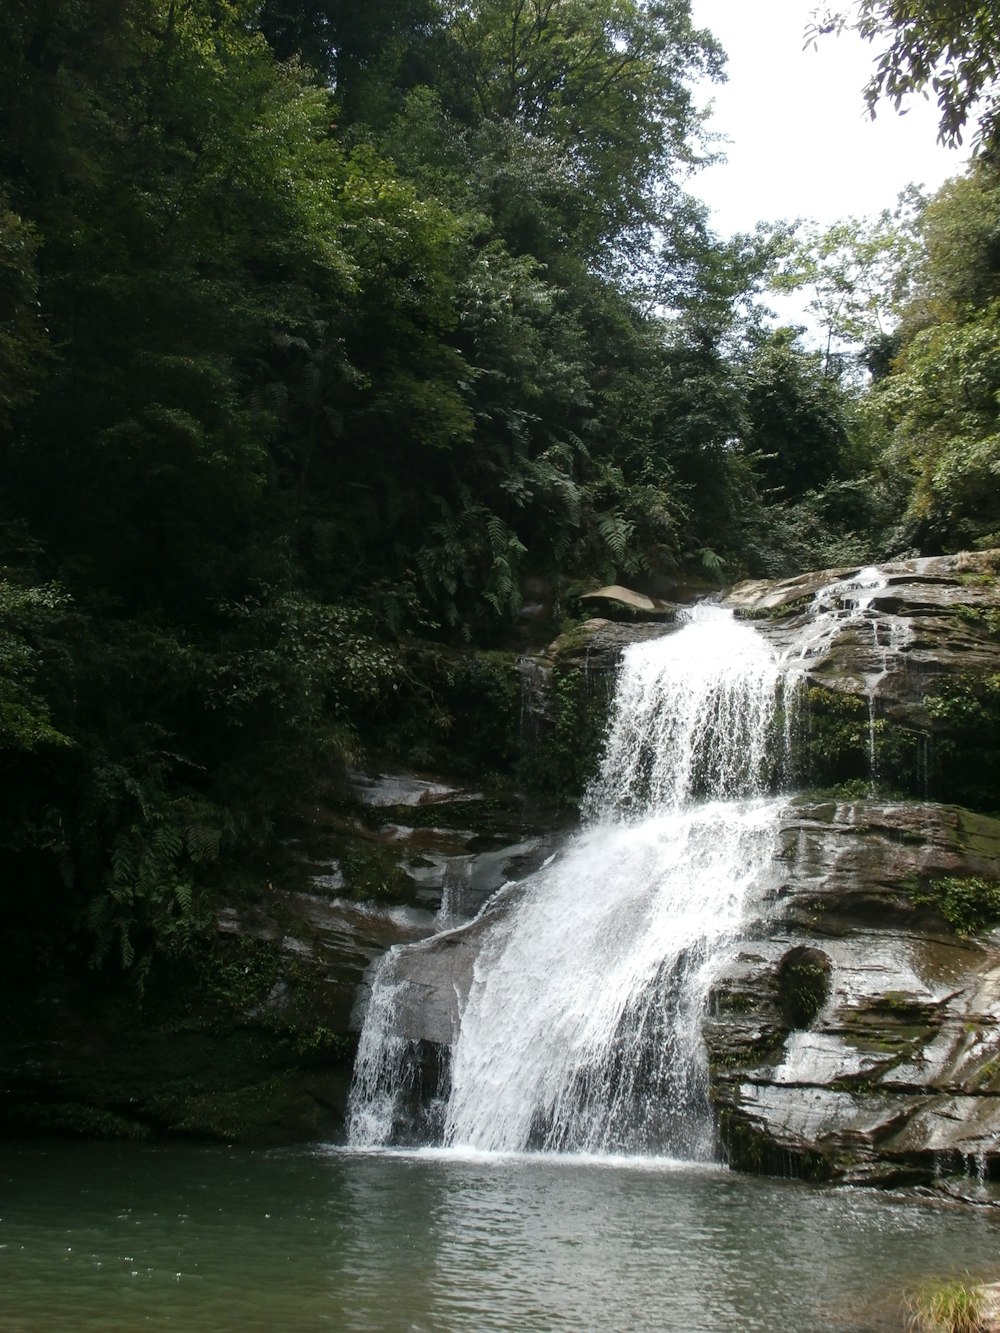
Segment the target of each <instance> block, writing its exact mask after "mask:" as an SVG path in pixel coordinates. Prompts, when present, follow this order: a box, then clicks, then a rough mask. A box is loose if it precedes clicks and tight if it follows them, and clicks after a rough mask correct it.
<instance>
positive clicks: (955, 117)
mask: <svg viewBox="0 0 1000 1333" xmlns="http://www.w3.org/2000/svg"><path fill="white" fill-rule="evenodd" d="M844 28H852V29H854V31H856V32H858V33H859V34H860V35H861V36H862V37H863V38H864V39H865V40H866V41H869V42H872V43H875V44H876V45H879V46H884V49H883V50H882V52H881V54H880V55H879V57H878V61H877V64H876V66H875V73H874V74H873V75H872V77H871V79H870V80H869V82H868V84H867V85H866V87H865V94H864V95H865V101H866V102H867V104H868V109H869V111H870V113H871V114H872V116H874V115H875V112H876V108H877V106H878V103H879V102H880V101H881V100H882V99H883V98H886V99H888V100H889V101H890V102H891V103H892V104H893V106H894V107H895V108H896V110H897V111H899V110H900V108H901V106H902V104H903V102H904V101H905V100H906V98H908V97H910V96H912V95H913V94H915V93H926V90H927V89H929V90H930V92H931V93H933V94H934V96H935V98H936V100H937V105H938V112H939V115H940V119H939V122H938V125H939V130H938V138H939V139H940V140H941V142H942V143H946V144H960V143H961V142H962V134H963V131H964V129H965V126H966V123H967V121H968V120H969V117H970V116H975V117H976V133H975V144H976V146H977V147H979V148H980V149H982V150H984V151H993V150H996V149H997V148H998V147H1000V87H998V79H1000V22H998V20H997V12H996V6H995V5H994V4H993V3H992V0H859V3H858V6H857V11H856V14H855V15H854V16H853V17H852V16H850V15H849V14H848V13H847V12H845V11H844V10H830V9H825V10H817V11H816V12H815V14H814V16H813V21H812V23H811V24H810V26H809V27H808V28H807V30H806V37H807V40H810V41H815V40H816V38H817V37H819V36H821V35H823V34H826V33H831V32H839V31H841V30H843V29H844ZM886 43H887V45H886Z"/></svg>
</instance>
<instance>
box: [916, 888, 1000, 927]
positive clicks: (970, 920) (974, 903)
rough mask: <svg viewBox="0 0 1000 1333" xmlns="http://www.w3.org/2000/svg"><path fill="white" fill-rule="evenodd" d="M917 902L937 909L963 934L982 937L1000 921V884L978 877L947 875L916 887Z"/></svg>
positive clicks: (950, 924)
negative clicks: (980, 933) (984, 931)
mask: <svg viewBox="0 0 1000 1333" xmlns="http://www.w3.org/2000/svg"><path fill="white" fill-rule="evenodd" d="M909 892H910V897H911V898H912V899H913V901H914V902H915V903H921V904H923V905H926V906H928V907H936V908H937V910H938V911H939V912H940V913H941V915H942V916H943V917H944V919H945V920H946V921H947V922H948V924H949V926H951V928H952V930H954V931H955V932H956V933H957V934H959V935H978V934H979V932H980V931H982V930H986V929H988V928H990V927H992V926H994V925H996V924H997V923H998V922H1000V882H998V881H997V880H991V879H983V878H981V877H980V876H978V875H968V876H950V875H949V876H944V877H943V878H941V879H935V880H932V881H930V882H929V883H927V884H925V885H919V886H915V887H913V888H912V889H911V890H910V891H909Z"/></svg>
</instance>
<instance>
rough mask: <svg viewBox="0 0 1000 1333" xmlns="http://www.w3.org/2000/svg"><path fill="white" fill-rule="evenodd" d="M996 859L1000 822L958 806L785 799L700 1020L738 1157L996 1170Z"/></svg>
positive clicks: (798, 1163)
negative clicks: (764, 876) (752, 918)
mask: <svg viewBox="0 0 1000 1333" xmlns="http://www.w3.org/2000/svg"><path fill="white" fill-rule="evenodd" d="M998 857H1000V821H997V820H994V819H990V818H986V817H984V816H980V815H975V814H972V813H971V812H969V811H966V810H962V809H960V808H957V807H953V806H937V805H931V804H924V803H892V804H885V803H879V802H873V801H855V802H843V803H841V802H833V801H828V802H810V801H808V800H805V799H802V800H799V801H797V802H794V803H793V804H792V805H790V806H789V808H788V811H787V813H786V816H785V818H784V819H783V821H782V827H781V832H780V840H779V847H778V849H777V853H776V857H775V863H774V867H773V872H772V874H771V876H770V877H769V881H768V883H766V884H765V885H763V886H762V897H761V901H760V909H759V915H758V917H757V920H756V923H755V927H754V928H753V929H752V930H751V931H750V932H749V934H750V938H749V939H748V940H747V941H746V942H745V943H744V944H743V945H741V946H740V947H739V949H737V950H736V951H735V952H734V953H733V955H732V956H731V957H730V958H728V959H727V960H726V961H725V962H724V963H723V964H722V966H721V967H720V968H719V970H718V972H717V973H716V975H715V978H714V982H713V987H712V993H711V998H710V1005H709V1012H708V1014H707V1016H706V1019H705V1023H704V1036H705V1041H706V1046H707V1049H708V1055H709V1064H710V1070H711V1095H712V1099H713V1102H714V1105H715V1107H716V1110H717V1113H718V1119H719V1124H720V1129H721V1134H722V1139H723V1142H724V1143H725V1145H726V1147H727V1150H728V1152H729V1154H730V1157H731V1158H732V1160H733V1162H734V1163H735V1164H736V1165H740V1166H745V1167H750V1168H754V1169H758V1170H759V1169H764V1170H775V1169H777V1170H786V1171H787V1170H792V1171H795V1172H797V1173H802V1174H807V1175H813V1176H817V1177H822V1178H832V1179H836V1180H841V1181H845V1182H862V1183H880V1184H897V1183H922V1184H928V1185H929V1184H933V1183H935V1182H936V1181H937V1182H940V1180H941V1179H942V1178H943V1177H950V1176H957V1177H959V1178H963V1177H965V1176H968V1175H970V1173H971V1176H972V1178H973V1180H975V1179H976V1178H977V1173H978V1174H979V1175H982V1176H984V1177H985V1176H987V1175H994V1174H996V1173H997V1170H998V1168H1000V933H997V932H996V931H994V930H992V929H991V927H992V926H993V925H994V924H996V923H997V922H998V921H1000V895H998V894H997V892H996V888H995V885H994V883H993V880H992V877H993V876H995V875H996V873H997V867H998V864H1000V862H998ZM963 891H964V892H963ZM959 903H961V904H964V907H963V908H962V909H961V910H960V909H959V907H958V904H959ZM949 916H951V917H952V918H953V920H952V921H949V920H948V917H949ZM956 922H957V924H958V925H959V927H968V928H969V933H967V934H962V933H959V930H957V929H956Z"/></svg>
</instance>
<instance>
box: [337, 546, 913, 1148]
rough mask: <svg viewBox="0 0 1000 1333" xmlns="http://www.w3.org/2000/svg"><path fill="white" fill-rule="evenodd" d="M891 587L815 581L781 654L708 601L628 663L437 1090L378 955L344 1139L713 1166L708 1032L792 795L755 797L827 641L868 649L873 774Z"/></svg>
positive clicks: (891, 619) (871, 572) (393, 965)
mask: <svg viewBox="0 0 1000 1333" xmlns="http://www.w3.org/2000/svg"><path fill="white" fill-rule="evenodd" d="M887 582H888V580H887V578H886V576H885V575H884V574H883V572H882V571H880V570H878V569H871V568H869V569H862V570H859V571H857V572H856V573H855V574H853V575H851V576H849V577H846V578H843V579H840V580H838V581H836V582H833V583H831V584H829V585H828V586H826V587H824V588H821V589H820V590H819V591H818V592H817V593H816V594H815V597H814V599H813V604H812V607H811V610H810V614H809V616H808V618H807V619H806V620H805V622H804V623H803V624H802V625H801V626H800V628H799V630H798V631H797V633H796V635H795V637H794V640H793V642H792V643H791V644H790V645H786V647H785V649H784V651H783V652H782V653H781V655H780V657H779V656H778V654H777V653H776V652H775V651H774V649H773V648H772V647H771V646H770V644H769V643H768V641H767V640H766V639H765V638H764V637H763V636H762V635H761V634H760V633H759V632H758V631H757V630H755V629H754V628H753V627H752V626H751V625H749V624H747V623H745V622H739V621H736V620H734V619H733V617H732V615H731V614H730V613H729V612H727V611H723V610H721V609H719V608H717V607H712V606H702V607H696V608H694V609H693V610H691V611H689V612H686V613H684V621H685V623H683V624H682V626H681V627H680V628H679V629H678V630H676V631H675V632H674V633H671V634H667V635H664V636H663V637H661V638H657V639H653V640H651V641H648V642H645V643H637V644H633V645H632V646H630V647H629V648H628V649H627V650H626V651H625V653H624V654H623V659H622V665H621V669H620V672H619V676H618V680H617V685H616V693H615V698H614V701H613V704H612V709H611V716H610V719H609V724H608V731H607V736H606V740H605V746H604V753H603V759H602V764H601V769H600V773H599V774H598V776H597V778H596V779H595V781H594V782H593V784H592V785H591V788H590V790H589V792H588V793H587V797H586V800H585V804H584V815H585V819H586V826H585V828H584V829H583V831H581V832H580V833H578V834H577V835H576V836H575V837H573V838H571V839H570V840H569V841H568V842H567V844H566V846H565V847H564V848H563V850H562V852H561V854H560V855H559V856H558V857H556V858H554V859H553V860H552V862H551V864H548V865H547V866H546V867H545V868H543V869H542V870H541V871H539V872H538V873H536V874H535V875H534V876H532V877H531V878H530V879H529V880H527V881H525V882H524V884H523V885H521V886H519V888H518V890H517V891H516V892H515V893H512V894H511V895H509V897H508V900H507V901H506V902H505V904H504V906H503V910H498V911H497V912H496V913H495V915H493V916H492V917H490V918H487V919H486V920H484V922H483V923H481V926H480V927H478V928H477V929H478V931H479V940H478V953H477V954H476V960H475V965H474V970H473V975H472V980H471V984H470V985H469V986H468V993H467V995H466V994H465V993H464V990H462V991H461V993H460V991H459V988H458V987H457V986H456V993H455V1014H456V1019H455V1022H456V1029H457V1030H456V1031H455V1032H454V1033H453V1043H452V1047H451V1061H450V1071H448V1072H449V1075H450V1076H449V1077H446V1078H445V1080H444V1082H445V1086H444V1088H443V1089H442V1088H440V1087H439V1088H437V1089H436V1091H435V1089H434V1088H433V1087H430V1086H429V1085H430V1084H432V1083H433V1078H432V1077H431V1076H430V1075H429V1073H428V1064H427V1060H426V1054H427V1052H426V1049H424V1050H423V1051H421V1050H419V1049H418V1047H417V1046H416V1044H415V1043H414V1042H413V1041H411V1040H409V1039H408V1038H407V1037H406V1036H405V1035H404V1033H403V1032H402V1031H401V1030H400V1027H401V1024H400V1022H399V1017H400V1014H401V1013H402V1012H403V1011H404V1010H406V1011H407V1012H409V1013H412V1010H413V1008H414V1005H416V1007H417V1008H419V997H417V999H416V1000H415V1001H414V998H413V996H412V995H410V994H408V993H407V988H408V987H410V986H412V985H414V983H413V982H411V981H408V980H407V979H406V977H405V971H406V970H405V969H402V972H401V971H399V970H397V963H398V962H399V961H401V960H402V959H403V957H404V954H402V953H397V952H396V951H393V952H391V953H390V954H389V955H388V956H387V957H385V958H384V959H383V960H382V962H381V963H380V965H379V968H378V970H377V972H376V974H375V976H374V979H373V993H372V998H371V1001H370V1003H369V1006H368V1010H367V1015H366V1019H365V1023H364V1027H363V1031H362V1036H361V1042H360V1048H359V1054H358V1059H357V1063H356V1068H355V1082H354V1087H353V1090H352V1097H351V1107H350V1115H349V1132H350V1138H351V1142H352V1143H353V1144H355V1145H358V1146H366V1145H367V1146H374V1145H380V1144H390V1143H393V1142H395V1141H397V1139H398V1138H402V1139H403V1140H404V1141H410V1142H413V1141H414V1140H417V1141H421V1140H422V1141H426V1140H427V1139H428V1138H430V1139H433V1140H434V1141H437V1142H443V1143H444V1144H445V1145H448V1146H452V1147H456V1148H458V1147H461V1148H464V1149H470V1150H474V1151H479V1152H483V1151H485V1152H522V1151H525V1150H528V1149H534V1150H544V1151H548V1152H553V1151H554V1152H575V1153H581V1154H593V1153H598V1154H619V1155H627V1154H636V1153H639V1154H642V1153H647V1154H655V1153H659V1154H666V1155H673V1156H675V1157H680V1158H683V1159H685V1160H688V1161H698V1160H706V1159H709V1158H710V1157H711V1155H712V1148H713V1135H712V1126H711V1117H710V1114H709V1107H708V1097H707V1077H706V1069H705V1059H704V1052H703V1046H702V1042H701V1035H700V1027H701V1021H702V1018H703V1015H704V1012H705V1007H706V1003H707V999H708V995H709V990H710V987H711V982H712V977H713V975H714V974H715V972H716V970H717V969H718V967H719V965H720V964H721V962H722V961H723V960H724V959H725V958H726V957H727V955H728V953H729V952H730V951H731V949H732V947H733V945H734V943H735V941H737V940H738V939H739V938H740V935H741V931H742V930H744V929H745V925H746V920H747V912H748V907H749V906H751V905H752V904H753V901H754V894H755V892H756V891H757V890H759V888H760V886H761V884H762V881H763V878H764V874H765V871H766V868H767V866H768V864H769V862H770V861H771V859H772V857H773V852H774V841H775V836H776V830H777V826H778V819H779V815H780V811H781V809H782V808H783V806H784V803H785V802H784V800H783V799H780V798H774V797H773V796H772V797H769V796H767V795H766V793H767V792H768V791H772V790H774V789H775V788H776V787H777V786H778V785H779V784H780V780H781V778H782V776H783V774H784V758H785V755H784V753H783V752H787V749H788V741H789V733H790V728H791V723H790V721H789V719H790V718H791V716H792V714H793V713H794V711H795V696H796V694H797V692H798V689H799V686H800V685H801V684H802V682H803V681H804V679H805V677H806V672H807V671H808V670H810V668H811V667H812V665H813V664H814V663H816V662H817V661H819V660H821V659H822V658H823V657H825V656H826V655H827V653H828V652H829V650H830V648H831V646H832V644H833V642H834V640H835V639H836V638H837V637H838V636H840V635H842V634H845V633H847V632H850V633H851V634H854V635H855V636H858V642H859V643H860V644H862V645H868V646H867V648H866V653H867V658H868V659H870V660H869V661H868V668H869V669H866V670H865V672H864V676H863V679H862V680H861V681H860V682H859V684H860V685H861V687H862V688H863V689H864V691H865V693H866V694H867V697H868V700H869V717H870V727H869V732H870V745H869V749H870V768H871V775H872V778H873V779H874V777H875V773H876V747H875V736H876V715H875V700H876V696H877V692H878V688H879V685H880V683H881V681H882V680H883V679H884V677H885V676H886V675H887V673H888V672H889V671H890V669H891V668H893V667H894V665H895V664H896V660H897V656H898V654H899V653H900V651H902V650H903V649H905V647H906V645H907V638H908V624H907V622H906V621H905V619H903V618H897V617H896V616H894V615H892V614H889V613H884V612H883V613H879V612H877V611H876V609H875V608H874V607H873V605H872V603H873V602H874V600H875V598H876V597H877V595H878V593H879V592H881V591H882V590H884V589H885V588H886V586H887ZM869 636H870V642H869ZM779 705H783V713H784V726H783V727H779V726H778V725H777V710H778V708H779ZM441 938H442V939H444V938H445V936H442V937H441ZM415 947H417V948H419V947H420V946H419V945H418V946H415ZM432 1072H433V1071H432ZM435 1095H436V1096H438V1097H439V1101H438V1103H437V1104H434V1097H435Z"/></svg>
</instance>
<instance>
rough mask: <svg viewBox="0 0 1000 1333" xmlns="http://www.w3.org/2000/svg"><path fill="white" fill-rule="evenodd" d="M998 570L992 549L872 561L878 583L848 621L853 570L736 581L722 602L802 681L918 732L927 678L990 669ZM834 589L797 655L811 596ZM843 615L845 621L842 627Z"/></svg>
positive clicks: (995, 657)
mask: <svg viewBox="0 0 1000 1333" xmlns="http://www.w3.org/2000/svg"><path fill="white" fill-rule="evenodd" d="M998 568H1000V552H998V551H977V552H965V553H963V554H961V555H950V556H935V557H924V558H919V559H912V560H901V561H897V562H894V563H891V564H886V565H882V566H880V570H881V572H882V574H883V575H884V576H885V586H884V587H880V588H878V589H876V590H874V591H872V593H871V595H870V596H869V597H867V598H866V599H865V601H866V606H865V610H864V614H863V615H862V616H860V617H858V618H857V619H854V618H853V617H850V616H849V614H848V611H847V609H846V608H847V605H848V599H849V598H850V595H851V590H852V586H853V585H855V584H856V581H857V580H858V576H859V575H863V573H864V571H863V570H861V569H859V568H858V567H856V566H855V567H852V568H849V569H828V570H822V571H819V572H816V573H811V574H803V575H801V576H799V577H798V578H794V579H783V580H775V581H749V582H746V583H740V584H737V585H736V586H735V587H734V588H732V589H730V591H729V592H728V593H727V594H726V595H725V597H723V599H722V605H723V606H726V607H729V608H730V609H731V610H732V611H734V612H735V613H736V615H737V616H742V617H745V618H747V619H750V620H753V621H754V623H755V624H756V625H757V627H758V629H759V630H760V631H761V633H763V634H764V635H765V636H766V637H767V638H768V639H769V640H770V641H771V642H772V643H773V644H774V645H775V647H776V648H777V649H778V650H779V652H781V653H787V654H790V655H791V656H792V657H793V659H797V660H798V662H800V664H801V670H802V673H803V676H804V678H805V680H806V682H807V684H810V685H817V686H821V687H824V688H827V689H831V690H834V691H839V692H843V693H848V694H866V693H869V692H873V693H874V694H875V696H876V697H877V699H878V701H879V704H880V707H881V708H882V710H883V711H885V712H887V713H889V714H891V715H892V716H894V717H896V718H897V719H898V720H904V719H911V720H914V721H918V722H919V723H920V724H922V725H925V726H926V725H927V722H928V719H927V715H926V713H925V712H923V711H921V704H922V702H923V700H924V697H925V695H926V694H927V692H928V690H929V688H930V687H931V686H932V685H933V684H934V683H935V682H936V681H938V680H939V679H940V678H943V677H948V676H952V677H954V676H966V675H969V674H978V675H982V674H988V673H993V672H996V671H998V670H1000V635H998V617H1000V578H998V577H997V569H998ZM837 583H840V584H841V585H843V588H844V592H843V594H842V597H841V608H842V609H839V608H838V606H837V600H836V598H834V599H832V601H831V604H830V606H829V615H830V621H829V631H830V632H829V633H826V634H823V633H822V632H821V633H820V634H819V635H818V636H816V637H815V638H814V639H813V640H812V641H811V642H810V643H809V646H808V648H807V649H806V650H805V651H804V652H803V651H802V649H801V640H802V636H803V629H804V627H805V626H806V625H807V623H808V621H809V620H810V618H815V616H816V611H817V602H816V598H817V594H821V593H822V591H823V590H824V589H828V588H829V587H830V585H831V584H837ZM849 619H850V620H852V621H853V623H846V622H847V621H848V620H849ZM838 620H840V621H842V622H845V623H838ZM807 637H808V636H807Z"/></svg>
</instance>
